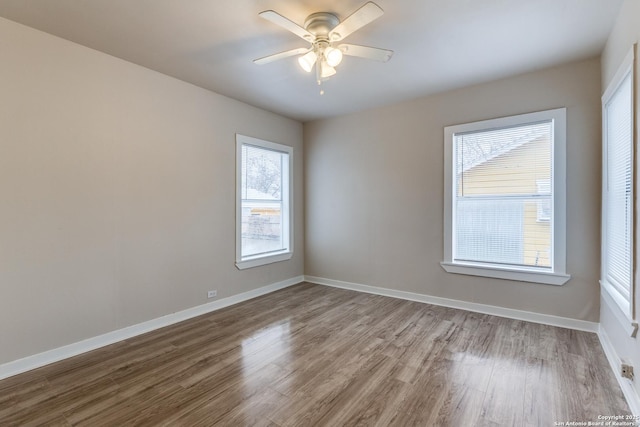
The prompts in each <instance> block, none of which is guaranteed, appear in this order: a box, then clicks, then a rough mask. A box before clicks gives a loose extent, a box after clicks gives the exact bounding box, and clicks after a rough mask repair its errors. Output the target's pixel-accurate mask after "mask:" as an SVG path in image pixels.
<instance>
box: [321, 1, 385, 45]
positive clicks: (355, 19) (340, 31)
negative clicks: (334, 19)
mask: <svg viewBox="0 0 640 427" xmlns="http://www.w3.org/2000/svg"><path fill="white" fill-rule="evenodd" d="M383 13H384V11H383V10H382V9H381V8H380V6H378V5H377V4H375V3H373V2H368V3H367V4H365V5H364V6H362V7H361V8H360V9H358V10H356V11H355V12H353V13H352V14H351V16H349V17H348V18H347V19H345V20H344V21H342V22H341V23H340V24H338V26H337V27H335V28H334V29H333V30H331V32H330V33H329V40H331V41H335V42H337V41H340V40H342V39H344V38H347V37H348V36H349V35H350V34H351V33H353V32H354V31H356V30H359V29H360V28H362V27H364V26H365V25H367V24H368V23H370V22H372V21H375V20H376V19H378V18H380V17H381V16H382V14H383Z"/></svg>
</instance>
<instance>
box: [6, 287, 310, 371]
mask: <svg viewBox="0 0 640 427" xmlns="http://www.w3.org/2000/svg"><path fill="white" fill-rule="evenodd" d="M302 281H304V277H303V276H298V277H293V278H291V279H288V280H284V281H282V282H277V283H273V284H271V285H267V286H263V287H261V288H258V289H254V290H252V291H248V292H243V293H241V294H237V295H233V296H230V297H227V298H223V299H220V300H217V301H213V302H210V303H207V304H203V305H199V306H196V307H192V308H188V309H186V310H182V311H178V312H175V313H171V314H168V315H166V316H162V317H158V318H156V319H152V320H148V321H146V322H142V323H138V324H137V325H132V326H128V327H126V328H122V329H118V330H116V331H112V332H107V333H106V334H103V335H98V336H96V337H92V338H88V339H86V340H82V341H79V342H76V343H73V344H69V345H65V346H63V347H59V348H55V349H52V350H48V351H45V352H43V353H39V354H35V355H33V356H27V357H25V358H23V359H18V360H14V361H12V362H8V363H4V364H2V365H0V380H2V379H4V378H8V377H11V376H14V375H17V374H20V373H23V372H26V371H30V370H32V369H35V368H39V367H42V366H45V365H48V364H50V363H54V362H58V361H60V360H63V359H66V358H69V357H73V356H77V355H79V354H82V353H86V352H88V351H91V350H95V349H97V348H100V347H104V346H107V345H109V344H113V343H116V342H118V341H122V340H125V339H128V338H132V337H135V336H137V335H141V334H144V333H147V332H150V331H153V330H156V329H160V328H163V327H165V326H169V325H173V324H174V323H178V322H182V321H184V320H187V319H191V318H193V317H196V316H200V315H202V314H206V313H209V312H212V311H215V310H220V309H221V308H225V307H228V306H230V305H234V304H237V303H240V302H243V301H247V300H250V299H253V298H256V297H259V296H261V295H265V294H268V293H271V292H274V291H277V290H279V289H283V288H286V287H289V286H293V285H295V284H298V283H300V282H302Z"/></svg>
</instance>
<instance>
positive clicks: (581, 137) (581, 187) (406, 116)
mask: <svg viewBox="0 0 640 427" xmlns="http://www.w3.org/2000/svg"><path fill="white" fill-rule="evenodd" d="M559 107H567V126H568V135H567V137H568V146H567V157H568V161H567V176H568V179H567V193H568V198H567V213H568V221H567V223H568V230H567V242H568V251H567V268H568V272H569V273H570V274H571V275H572V279H571V280H570V281H569V282H568V283H566V284H565V285H564V286H551V285H541V284H533V283H523V282H515V281H508V280H499V279H490V278H479V277H472V276H464V275H456V274H449V273H446V272H445V271H444V270H443V269H442V268H441V267H440V265H439V262H440V261H442V258H443V157H444V153H443V144H444V143H443V128H444V127H445V126H449V125H455V124H460V123H467V122H473V121H478V120H484V119H491V118H495V117H501V116H509V115H514V114H521V113H528V112H533V111H540V110H545V109H552V108H559ZM304 131H305V136H304V138H305V181H306V187H305V197H306V205H305V211H306V228H305V239H306V247H305V273H306V274H308V275H311V276H318V277H323V278H327V279H333V280H341V281H347V282H354V283H360V284H365V285H371V286H378V287H384V288H391V289H396V290H401V291H409V292H416V293H421V294H426V295H431V296H437V297H444V298H453V299H457V300H462V301H469V302H476V303H482V304H489V305H495V306H501V307H508V308H513V309H519V310H527V311H533V312H538V313H545V314H551V315H557V316H563V317H569V318H574V319H581V320H587V321H595V322H597V321H598V306H599V297H598V278H599V267H598V265H599V257H600V250H599V245H600V238H599V227H600V226H599V221H600V213H599V211H600V160H601V155H600V150H601V148H600V62H599V60H598V59H597V58H596V59H592V60H587V61H583V62H578V63H573V64H569V65H565V66H562V67H557V68H553V69H547V70H541V71H537V72H534V73H530V74H525V75H522V76H518V77H513V78H509V79H504V80H500V81H496V82H493V83H487V84H482V85H478V86H474V87H469V88H465V89H460V90H456V91H451V92H447V93H442V94H440V95H435V96H430V97H426V98H420V99H416V100H414V101H411V102H404V103H400V104H397V105H393V106H389V107H385V108H378V109H374V110H370V111H366V112H362V113H357V114H352V115H349V116H344V117H338V118H334V119H327V120H320V121H315V122H310V123H307V124H305V128H304Z"/></svg>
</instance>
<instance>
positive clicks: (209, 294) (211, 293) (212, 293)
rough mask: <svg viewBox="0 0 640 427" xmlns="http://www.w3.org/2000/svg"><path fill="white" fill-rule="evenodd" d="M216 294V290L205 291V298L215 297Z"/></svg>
mask: <svg viewBox="0 0 640 427" xmlns="http://www.w3.org/2000/svg"><path fill="white" fill-rule="evenodd" d="M217 295H218V291H209V292H207V298H215V297H216V296H217Z"/></svg>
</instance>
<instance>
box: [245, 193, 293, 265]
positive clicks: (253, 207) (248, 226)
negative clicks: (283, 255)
mask: <svg viewBox="0 0 640 427" xmlns="http://www.w3.org/2000/svg"><path fill="white" fill-rule="evenodd" d="M282 249H284V245H283V241H282V204H281V203H279V202H260V201H243V202H242V256H243V257H244V256H250V255H257V254H262V253H268V252H274V251H279V250H282Z"/></svg>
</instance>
